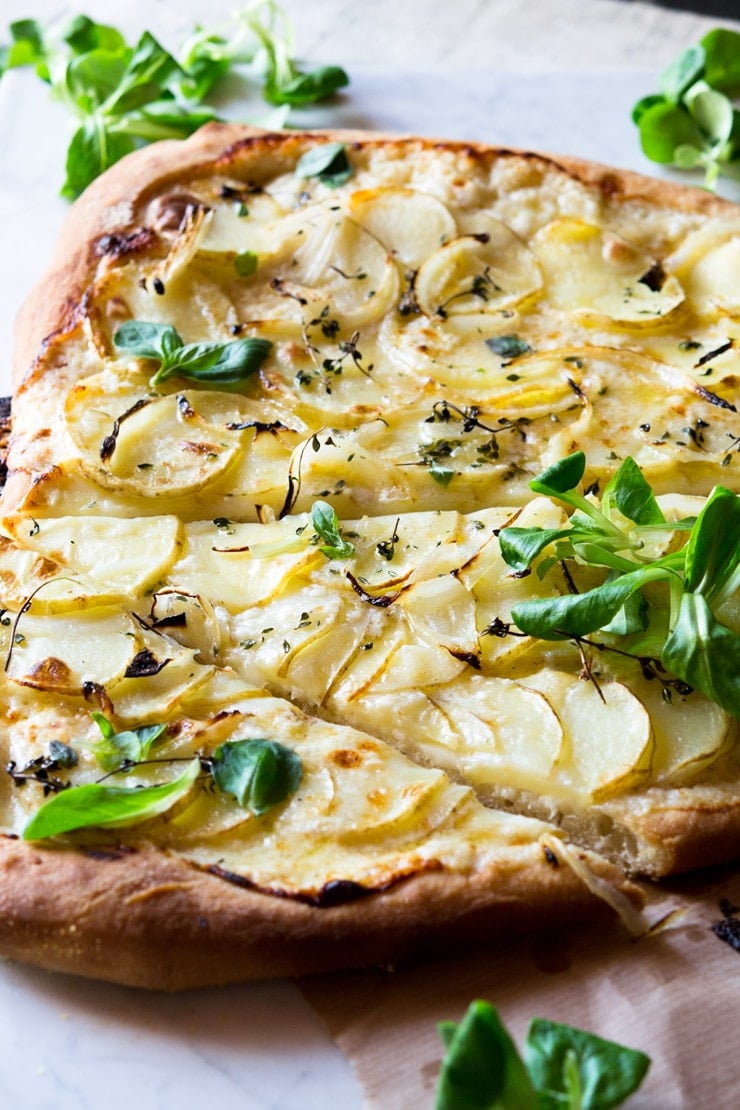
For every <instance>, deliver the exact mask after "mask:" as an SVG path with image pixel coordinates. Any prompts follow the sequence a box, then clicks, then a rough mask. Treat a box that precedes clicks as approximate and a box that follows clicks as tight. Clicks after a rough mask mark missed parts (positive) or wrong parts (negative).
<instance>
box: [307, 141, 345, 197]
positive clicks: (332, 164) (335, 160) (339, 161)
mask: <svg viewBox="0 0 740 1110" xmlns="http://www.w3.org/2000/svg"><path fill="white" fill-rule="evenodd" d="M295 172H296V176H297V177H316V178H318V180H319V181H321V182H323V183H324V185H328V186H329V188H331V189H335V188H336V187H337V186H338V185H343V184H344V183H345V181H349V179H350V177H351V176H352V166H351V165H350V161H349V158H348V157H347V147H346V145H345V144H344V143H322V144H321V145H320V146H314V147H311V149H310V150H307V151H306V153H305V154H304V155H303V156H302V157H301V158H300V159H299V160H298V164H297V165H296V168H295Z"/></svg>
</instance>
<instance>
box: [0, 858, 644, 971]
mask: <svg viewBox="0 0 740 1110" xmlns="http://www.w3.org/2000/svg"><path fill="white" fill-rule="evenodd" d="M557 850H558V849H557V847H556V851H557ZM573 855H575V856H576V857H577V861H578V870H579V872H580V871H581V870H582V869H584V868H585V869H586V870H587V871H588V873H589V883H588V885H587V884H586V883H585V882H584V881H583V880H582V878H581V877H580V875H579V874H577V873H576V871H575V870H573V868H572V867H571V866H570V865H569V863H568V858H567V857H564V858H563V860H562V861H561V860H559V859H557V858H556V857H555V855H554V853H553V852H552V851H550V853H549V855H546V853H545V851H544V848H543V845H542V844H541V843H536V842H533V843H529V844H526V845H517V846H513V847H509V848H503V847H502V849H501V853H500V857H499V858H497V860H496V861H495V863H493V864H492V865H488V866H486V867H485V868H483V869H481V870H479V871H474V872H472V873H469V874H464V873H453V872H450V871H446V870H441V871H431V872H426V873H421V874H416V875H412V876H411V877H409V878H408V879H405V880H404V879H401V880H399V881H398V882H396V883H395V884H394V885H393V886H392V888H391V889H388V890H385V891H381V892H377V893H370V894H367V895H365V896H363V897H361V898H354V899H353V900H351V901H347V902H345V903H344V904H341V905H333V906H327V907H316V906H312V905H307V904H305V903H303V902H301V901H300V900H298V899H296V898H292V897H286V896H282V897H281V896H279V895H275V894H266V893H261V892H256V891H254V890H250V889H247V888H246V887H245V886H242V885H239V883H238V881H237V880H238V877H236V876H233V877H232V880H231V881H229V879H228V877H224V875H221V876H219V875H218V874H213V873H208V872H207V871H204V870H202V869H201V868H199V867H198V866H196V865H194V864H192V863H189V862H188V861H187V860H185V859H183V858H180V857H177V856H173V855H171V854H170V853H168V852H165V851H161V850H158V849H156V848H153V847H152V846H151V845H147V844H146V843H140V844H127V845H126V846H125V847H120V848H116V847H113V848H111V846H110V845H106V846H105V847H101V848H99V849H96V848H95V847H90V846H88V847H86V848H85V849H77V850H74V849H73V850H69V848H64V847H61V846H56V847H43V846H39V845H35V844H27V843H24V842H23V841H19V840H16V839H13V838H8V837H5V838H0V921H1V922H2V945H1V947H2V952H3V955H4V956H5V957H8V958H10V959H17V960H20V961H22V962H24V963H30V964H34V965H36V966H39V967H43V968H45V969H47V970H50V971H62V972H67V973H71V974H75V975H81V976H84V977H86V978H94V979H103V980H107V981H109V982H115V983H120V984H123V985H127V986H136V987H145V988H149V989H152V990H185V989H190V988H195V987H202V986H218V985H223V984H226V983H233V982H240V981H246V980H256V979H267V978H273V977H280V976H301V975H308V974H314V973H321V972H326V971H332V970H337V969H340V968H344V967H347V966H352V967H372V966H376V967H387V966H389V965H393V964H395V963H396V962H404V963H407V962H414V961H417V960H419V959H422V958H424V957H428V956H429V955H431V954H438V953H440V952H442V951H447V952H454V951H455V950H459V948H460V946H461V945H468V944H470V943H476V942H490V941H491V940H492V939H494V938H499V937H504V936H511V935H516V934H518V933H519V932H525V931H526V932H533V931H535V930H537V929H538V928H542V923H543V922H544V921H546V922H547V927H548V929H549V928H553V927H556V926H559V925H562V924H565V923H569V922H573V921H586V920H601V919H604V918H605V917H607V916H609V914H610V912H611V911H610V909H609V905H608V903H607V901H605V900H604V899H603V897H602V896H601V895H600V891H602V890H604V889H605V888H609V889H610V890H611V891H612V895H613V897H614V899H615V900H616V901H617V902H618V903H619V904H620V905H621V906H622V907H623V908H624V909H625V911H626V912H627V913H629V910H630V908H631V907H634V908H636V907H639V906H640V905H641V902H642V896H641V892H640V890H639V888H638V887H636V886H635V885H634V884H632V883H630V882H629V881H625V880H624V879H623V877H622V876H621V875H620V874H619V872H618V871H617V869H616V868H615V867H613V866H612V865H611V864H609V863H607V862H606V861H604V860H602V859H601V858H600V857H597V856H594V855H593V854H591V853H589V852H587V851H582V850H578V851H577V852H574V851H573V850H572V849H569V850H568V856H573ZM226 875H228V873H226ZM590 886H593V890H591V889H589V887H590Z"/></svg>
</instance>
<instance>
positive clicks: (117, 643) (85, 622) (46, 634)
mask: <svg viewBox="0 0 740 1110" xmlns="http://www.w3.org/2000/svg"><path fill="white" fill-rule="evenodd" d="M143 648H144V636H143V633H142V630H141V628H140V627H139V625H138V624H137V623H136V622H135V621H134V620H133V618H132V617H131V616H130V615H129V614H128V613H116V612H110V611H104V610H103V611H101V610H94V611H92V612H89V613H88V612H83V613H80V614H76V615H72V614H69V613H66V614H64V615H63V616H60V617H58V618H56V617H52V616H48V615H47V616H38V617H37V616H33V615H32V614H30V613H29V614H26V615H24V616H23V617H22V618H21V619H20V621H19V622H18V626H17V630H16V642H15V644H14V647H13V651H12V654H11V657H10V663H9V666H8V675H9V677H10V678H11V679H12V681H13V682H17V683H19V684H20V685H21V686H30V687H32V688H33V689H36V690H48V691H49V692H51V693H55V694H61V695H77V696H80V695H81V694H82V688H83V686H84V684H85V683H89V682H93V683H96V684H97V685H99V686H103V687H105V688H106V690H108V689H110V688H113V687H114V686H115V685H116V684H118V683H119V682H121V681H123V680H124V674H125V672H126V670H127V668H128V667H129V666H130V665H132V663H133V660H134V657H135V656H136V655H137V654H138V652H139V651H141V650H142V649H143Z"/></svg>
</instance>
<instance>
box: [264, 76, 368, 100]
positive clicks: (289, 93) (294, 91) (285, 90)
mask: <svg viewBox="0 0 740 1110" xmlns="http://www.w3.org/2000/svg"><path fill="white" fill-rule="evenodd" d="M348 84H349V77H348V76H347V74H346V72H345V71H344V70H343V69H342V68H341V67H340V66H319V67H318V69H314V70H311V72H310V73H299V74H298V75H297V76H296V77H294V78H293V80H292V81H288V82H287V84H284V85H277V84H273V85H272V86H270V85H268V86H267V87H266V89H265V100H267V101H268V103H270V104H275V105H281V104H290V105H291V106H292V107H294V108H298V107H301V106H302V105H304V104H314V103H316V101H318V100H327V99H328V98H329V97H330V96H333V95H334V93H335V92H337V90H338V89H343V88H344V87H345V86H346V85H348Z"/></svg>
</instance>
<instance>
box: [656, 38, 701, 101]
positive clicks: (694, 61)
mask: <svg viewBox="0 0 740 1110" xmlns="http://www.w3.org/2000/svg"><path fill="white" fill-rule="evenodd" d="M703 72H704V47H703V46H701V45H699V44H697V45H695V46H689V47H687V48H686V50H684V51H682V52H681V53H680V54H679V55H678V57H677V58H674V59H673V61H672V62H669V64H668V65H667V66H666V68H665V69H664V70H663V72H662V73H661V75H660V77H659V78H658V85H659V87H660V91H661V92H662V93H663V96H664V97H665V98H666V99H667V100H671V101H672V102H673V103H674V104H678V102H679V101H680V99H681V97H682V96H683V95H684V93H685V92H686V90H687V89H689V88H690V87H691V85H693V84H694V82H695V81H698V80H699V78H700V77H701V76H702V74H703Z"/></svg>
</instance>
